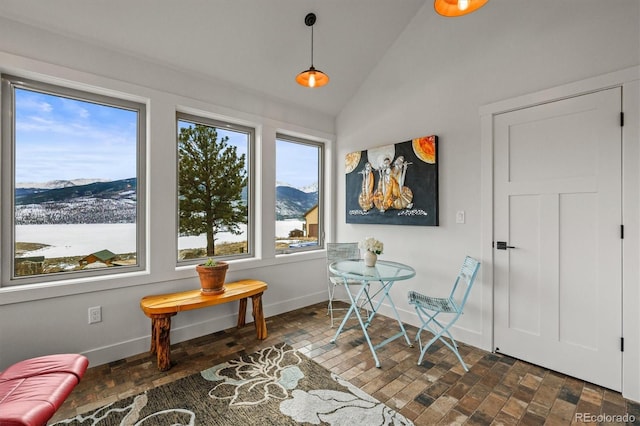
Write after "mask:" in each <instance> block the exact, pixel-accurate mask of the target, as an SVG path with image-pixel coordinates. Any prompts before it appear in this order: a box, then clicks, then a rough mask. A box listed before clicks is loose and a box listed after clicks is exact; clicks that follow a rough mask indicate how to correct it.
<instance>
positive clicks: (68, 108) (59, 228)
mask: <svg viewBox="0 0 640 426" xmlns="http://www.w3.org/2000/svg"><path fill="white" fill-rule="evenodd" d="M145 119H146V112H145V105H143V104H139V103H135V102H131V101H127V100H123V99H116V98H112V97H107V96H103V95H97V94H93V93H88V92H83V91H78V90H73V89H69V88H64V87H58V86H53V85H50V84H45V83H40V82H35V81H29V80H25V79H21V78H17V77H11V76H6V75H5V76H2V165H3V168H2V253H3V257H2V281H3V284H6V285H10V284H22V283H33V282H41V281H44V280H47V281H51V280H56V279H62V278H69V277H70V276H71V277H72V278H75V277H81V276H90V275H102V274H114V273H121V272H130V271H132V270H139V269H142V266H141V265H144V264H145V262H144V255H145V253H144V251H143V247H144V245H143V241H144V237H145V235H144V229H145V226H144V223H143V218H144V214H143V212H144V199H143V196H144V193H145V191H144V184H145V183H144V180H143V177H144V175H145V173H144V161H143V159H144V158H145V155H144V142H145V124H144V123H145ZM8 253H10V254H11V255H5V254H8Z"/></svg>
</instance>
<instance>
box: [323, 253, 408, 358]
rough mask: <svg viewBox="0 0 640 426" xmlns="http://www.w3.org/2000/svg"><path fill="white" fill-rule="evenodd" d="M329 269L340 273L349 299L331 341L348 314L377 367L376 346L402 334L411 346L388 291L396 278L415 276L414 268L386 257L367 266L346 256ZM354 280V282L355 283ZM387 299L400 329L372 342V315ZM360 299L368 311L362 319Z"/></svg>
mask: <svg viewBox="0 0 640 426" xmlns="http://www.w3.org/2000/svg"><path fill="white" fill-rule="evenodd" d="M329 270H330V271H331V272H332V273H334V274H336V275H338V276H340V277H341V278H342V279H343V281H344V285H345V288H346V289H347V292H346V293H347V296H348V297H349V301H350V303H351V306H350V307H349V310H348V311H347V314H346V315H345V316H344V319H343V320H342V323H340V327H339V328H338V331H337V332H336V334H335V336H334V337H333V339H331V343H335V342H336V340H337V339H338V336H339V335H340V333H342V331H343V329H344V326H345V324H346V323H347V321H348V320H349V318H350V317H351V315H352V314H353V315H355V316H356V318H357V319H358V322H359V324H360V327H361V328H362V332H363V333H364V337H365V340H366V341H367V344H368V345H369V349H370V350H371V354H372V355H373V359H374V360H375V362H376V367H378V368H380V360H378V356H377V355H376V349H378V348H381V347H382V346H384V345H386V344H387V343H389V342H391V341H393V340H395V339H397V338H399V337H404V338H405V340H406V342H407V344H408V345H409V346H413V345H412V344H411V341H410V340H409V337H408V336H407V332H406V330H405V328H404V325H403V324H402V321H401V320H400V316H399V315H398V310H397V309H396V306H395V304H394V303H393V299H392V298H391V295H390V294H389V292H390V291H391V288H392V287H393V285H394V283H395V282H396V281H401V280H408V279H409V278H413V277H414V276H415V275H416V271H415V269H413V268H412V267H411V266H408V265H405V264H403V263H399V262H392V261H388V260H378V261H377V262H376V264H375V266H366V265H365V264H364V260H362V259H349V260H338V261H336V262H333V263H331V264H330V265H329ZM354 283H357V284H354ZM371 283H379V286H376V288H377V289H376V290H375V291H373V288H372V286H371ZM350 286H352V287H353V286H358V287H359V288H358V289H357V292H356V294H355V296H354V294H353V293H352V292H351V291H350V289H349V287H350ZM385 300H386V301H387V302H388V305H389V306H390V307H391V309H392V311H393V314H394V315H395V318H396V320H397V321H398V325H399V328H400V332H398V333H397V334H395V335H393V336H391V337H389V338H388V339H385V340H384V341H382V342H380V343H378V344H377V345H374V344H373V343H372V342H371V338H370V336H369V333H368V332H367V329H368V328H369V325H370V324H371V321H373V318H374V317H375V315H376V314H377V313H378V310H379V309H380V307H381V306H382V304H383V302H384V301H385ZM359 301H363V305H364V306H365V307H366V309H367V311H368V312H370V313H369V314H368V315H367V316H366V318H363V316H362V314H361V313H360V308H361V307H362V306H363V305H360V306H359V305H358V302H359Z"/></svg>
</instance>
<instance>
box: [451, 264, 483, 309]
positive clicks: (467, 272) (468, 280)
mask: <svg viewBox="0 0 640 426" xmlns="http://www.w3.org/2000/svg"><path fill="white" fill-rule="evenodd" d="M478 269H480V262H478V261H477V260H476V259H474V258H473V257H469V256H467V257H465V258H464V262H462V268H460V272H459V273H458V276H457V277H456V282H455V283H454V284H453V289H451V296H449V297H450V298H451V299H453V297H454V295H455V292H456V289H457V288H458V284H459V283H460V281H463V282H464V283H465V284H466V285H467V288H466V289H465V291H464V295H463V296H462V300H461V301H460V303H459V304H458V306H459V307H460V309H462V307H463V306H464V304H465V303H467V297H469V292H470V291H471V287H472V286H473V283H474V282H475V280H476V275H478Z"/></svg>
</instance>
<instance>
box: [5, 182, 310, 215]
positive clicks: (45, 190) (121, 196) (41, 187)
mask: <svg viewBox="0 0 640 426" xmlns="http://www.w3.org/2000/svg"><path fill="white" fill-rule="evenodd" d="M136 184H137V180H136V178H130V179H122V180H115V181H105V180H100V179H93V180H90V179H77V180H72V181H51V182H43V183H23V184H18V185H16V190H15V191H16V192H15V199H16V200H15V202H16V225H43V224H54V225H55V224H74V223H135V221H136ZM243 195H244V194H243ZM276 200H277V201H276V219H277V220H285V219H302V218H303V217H304V213H306V212H307V211H308V210H309V209H311V208H312V207H313V206H314V205H315V204H316V203H317V200H318V189H317V185H312V186H309V187H305V188H301V189H298V188H293V187H292V186H290V185H287V184H286V183H280V182H278V184H277V186H276Z"/></svg>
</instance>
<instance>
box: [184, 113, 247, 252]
mask: <svg viewBox="0 0 640 426" xmlns="http://www.w3.org/2000/svg"><path fill="white" fill-rule="evenodd" d="M228 140H229V137H223V138H220V140H219V141H218V132H217V131H216V129H215V128H213V127H209V126H204V125H201V124H195V125H194V126H189V127H184V128H181V129H180V134H179V136H178V155H179V174H178V194H179V195H178V200H179V220H180V235H201V234H204V233H206V234H207V256H213V255H214V254H215V253H214V252H215V240H216V238H215V235H216V233H218V232H231V233H233V234H236V235H237V234H240V233H241V232H242V231H241V229H240V226H239V224H242V223H246V221H247V205H246V203H245V202H244V201H243V200H242V190H243V188H245V187H246V185H247V171H246V169H245V163H246V158H245V154H242V155H238V153H237V148H236V147H235V146H232V145H229V144H228V143H227V142H228Z"/></svg>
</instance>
